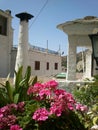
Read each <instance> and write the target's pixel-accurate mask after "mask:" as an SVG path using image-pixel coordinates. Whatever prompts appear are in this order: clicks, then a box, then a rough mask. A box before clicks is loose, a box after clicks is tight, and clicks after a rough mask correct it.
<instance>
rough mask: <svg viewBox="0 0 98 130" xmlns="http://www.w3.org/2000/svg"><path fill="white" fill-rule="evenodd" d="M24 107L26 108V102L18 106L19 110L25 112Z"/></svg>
mask: <svg viewBox="0 0 98 130" xmlns="http://www.w3.org/2000/svg"><path fill="white" fill-rule="evenodd" d="M24 106H25V103H24V102H19V103H18V104H17V110H19V111H21V112H23V111H24Z"/></svg>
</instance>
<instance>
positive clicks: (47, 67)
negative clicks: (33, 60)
mask: <svg viewBox="0 0 98 130" xmlns="http://www.w3.org/2000/svg"><path fill="white" fill-rule="evenodd" d="M46 65H47V66H46V69H47V70H49V62H47V64H46Z"/></svg>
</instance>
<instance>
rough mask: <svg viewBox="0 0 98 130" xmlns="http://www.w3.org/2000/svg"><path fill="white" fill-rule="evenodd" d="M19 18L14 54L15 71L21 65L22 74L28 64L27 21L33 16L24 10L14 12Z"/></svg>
mask: <svg viewBox="0 0 98 130" xmlns="http://www.w3.org/2000/svg"><path fill="white" fill-rule="evenodd" d="M16 17H18V18H20V26H19V39H18V49H17V56H16V64H15V71H16V72H17V71H18V69H19V67H21V66H23V75H24V73H25V71H26V68H27V66H28V65H29V61H28V46H29V45H28V21H29V20H30V19H31V18H33V17H34V16H33V15H31V14H28V13H26V12H23V13H19V14H16Z"/></svg>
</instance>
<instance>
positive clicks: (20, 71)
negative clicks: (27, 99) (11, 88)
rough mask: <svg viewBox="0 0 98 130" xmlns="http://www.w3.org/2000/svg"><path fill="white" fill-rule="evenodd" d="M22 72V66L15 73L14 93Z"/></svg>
mask: <svg viewBox="0 0 98 130" xmlns="http://www.w3.org/2000/svg"><path fill="white" fill-rule="evenodd" d="M22 71H23V66H21V67H20V68H19V70H18V72H15V91H17V90H18V88H19V83H20V81H21V80H22Z"/></svg>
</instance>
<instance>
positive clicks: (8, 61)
mask: <svg viewBox="0 0 98 130" xmlns="http://www.w3.org/2000/svg"><path fill="white" fill-rule="evenodd" d="M12 18H13V17H12V16H11V11H10V10H6V11H2V10H0V77H6V76H7V75H8V74H9V73H10V74H11V76H13V75H14V70H15V61H16V55H17V47H16V46H13V28H12ZM27 42H28V41H27ZM28 43H29V42H28ZM28 43H27V45H28V48H27V50H28V65H30V66H31V70H32V75H38V76H51V75H55V74H57V73H59V72H61V56H60V54H59V53H58V52H56V51H53V50H49V49H47V48H46V49H45V48H40V47H37V46H33V45H32V46H31V45H30V44H28ZM23 44H24V43H23ZM24 58H25V57H24ZM25 61H26V58H25Z"/></svg>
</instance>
